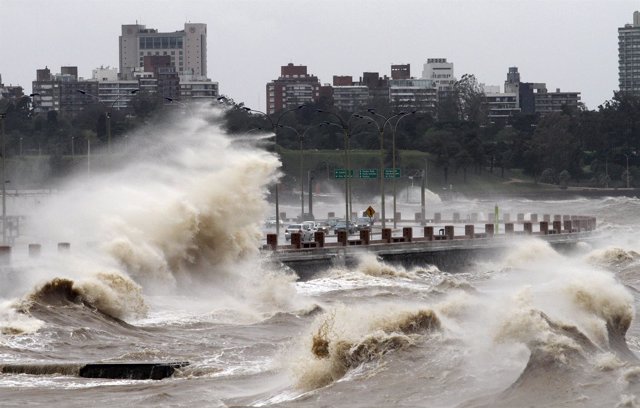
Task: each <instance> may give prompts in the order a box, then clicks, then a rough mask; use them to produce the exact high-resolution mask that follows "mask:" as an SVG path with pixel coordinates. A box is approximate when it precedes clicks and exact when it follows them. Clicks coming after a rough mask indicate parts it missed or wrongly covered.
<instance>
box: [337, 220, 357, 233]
mask: <svg viewBox="0 0 640 408" xmlns="http://www.w3.org/2000/svg"><path fill="white" fill-rule="evenodd" d="M345 230H347V222H346V221H345V220H342V221H338V222H337V223H336V225H335V227H333V232H334V233H335V234H336V235H338V231H345ZM356 232H358V227H356V224H354V223H353V222H351V221H349V230H348V231H347V234H355V233H356Z"/></svg>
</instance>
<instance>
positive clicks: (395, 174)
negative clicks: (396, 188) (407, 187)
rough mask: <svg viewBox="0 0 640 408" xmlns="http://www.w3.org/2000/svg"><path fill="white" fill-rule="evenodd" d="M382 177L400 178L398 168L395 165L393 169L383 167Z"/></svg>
mask: <svg viewBox="0 0 640 408" xmlns="http://www.w3.org/2000/svg"><path fill="white" fill-rule="evenodd" d="M384 178H385V179H390V178H400V168H399V167H396V168H395V169H384Z"/></svg>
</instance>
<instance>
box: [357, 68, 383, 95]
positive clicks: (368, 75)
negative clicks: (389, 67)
mask: <svg viewBox="0 0 640 408" xmlns="http://www.w3.org/2000/svg"><path fill="white" fill-rule="evenodd" d="M360 83H361V84H362V85H364V86H366V87H367V88H369V95H370V97H371V99H373V100H375V99H385V100H388V99H389V77H388V76H386V75H385V76H383V77H380V75H379V74H378V73H377V72H363V73H362V77H361V78H360Z"/></svg>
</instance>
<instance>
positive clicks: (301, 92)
mask: <svg viewBox="0 0 640 408" xmlns="http://www.w3.org/2000/svg"><path fill="white" fill-rule="evenodd" d="M319 98H320V81H319V80H318V77H317V76H315V75H309V74H308V73H307V66H306V65H293V64H292V63H289V64H287V65H284V66H281V67H280V77H279V78H278V79H274V80H273V81H271V82H269V83H268V84H267V113H268V114H270V115H271V114H273V113H275V112H278V111H280V110H282V109H290V108H295V107H296V106H300V105H304V104H305V103H310V102H317V101H318V99H319Z"/></svg>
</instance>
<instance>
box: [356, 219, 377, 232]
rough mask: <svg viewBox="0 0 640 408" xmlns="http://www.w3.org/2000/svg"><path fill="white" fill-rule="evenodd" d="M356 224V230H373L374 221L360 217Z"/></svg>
mask: <svg viewBox="0 0 640 408" xmlns="http://www.w3.org/2000/svg"><path fill="white" fill-rule="evenodd" d="M355 224H356V228H358V231H362V230H366V229H371V227H372V226H373V219H372V218H369V217H358V218H356V220H355Z"/></svg>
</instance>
